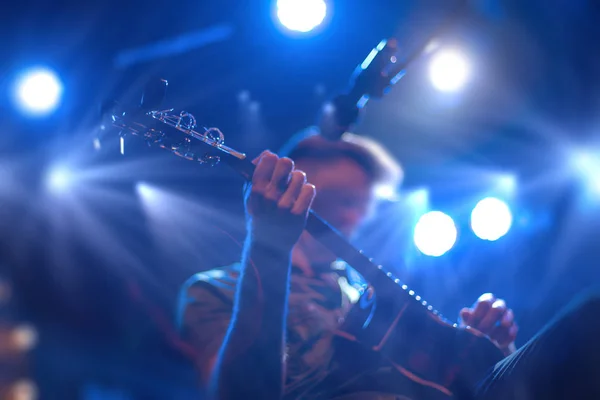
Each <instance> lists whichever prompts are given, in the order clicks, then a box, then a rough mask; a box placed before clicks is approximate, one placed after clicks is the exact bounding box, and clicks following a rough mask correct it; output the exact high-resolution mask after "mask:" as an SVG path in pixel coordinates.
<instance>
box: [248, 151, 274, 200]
mask: <svg viewBox="0 0 600 400" xmlns="http://www.w3.org/2000/svg"><path fill="white" fill-rule="evenodd" d="M276 164H277V156H276V155H275V154H273V153H271V152H265V154H263V155H262V156H261V157H260V159H259V160H258V164H257V165H256V168H255V169H254V174H252V190H253V191H256V192H263V191H264V190H265V188H266V187H267V185H268V184H269V182H270V181H271V176H272V175H273V172H274V171H275V165H276Z"/></svg>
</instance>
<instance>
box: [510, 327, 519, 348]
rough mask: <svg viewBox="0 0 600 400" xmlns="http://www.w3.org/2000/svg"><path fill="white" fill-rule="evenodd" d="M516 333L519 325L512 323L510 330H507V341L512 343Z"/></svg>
mask: <svg viewBox="0 0 600 400" xmlns="http://www.w3.org/2000/svg"><path fill="white" fill-rule="evenodd" d="M517 333H519V326H518V325H517V324H515V323H513V325H512V326H511V327H510V330H509V331H508V340H509V342H508V343H512V342H514V341H515V339H516V338H517Z"/></svg>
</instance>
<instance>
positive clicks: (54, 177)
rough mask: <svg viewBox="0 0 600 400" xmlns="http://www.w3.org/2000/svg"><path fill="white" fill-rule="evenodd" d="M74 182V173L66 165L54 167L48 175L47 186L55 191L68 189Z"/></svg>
mask: <svg viewBox="0 0 600 400" xmlns="http://www.w3.org/2000/svg"><path fill="white" fill-rule="evenodd" d="M72 183H73V174H72V173H71V171H70V170H69V169H68V168H66V167H54V168H52V169H51V170H50V171H49V172H48V175H47V176H46V187H47V188H48V189H49V190H50V191H51V192H54V193H61V192H64V191H65V190H67V189H68V188H69V187H70V186H71V184H72Z"/></svg>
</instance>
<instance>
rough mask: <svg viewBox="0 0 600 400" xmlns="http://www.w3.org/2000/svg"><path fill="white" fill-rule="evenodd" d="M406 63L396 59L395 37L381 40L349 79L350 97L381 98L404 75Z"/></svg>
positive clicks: (396, 44) (396, 43) (396, 45)
mask: <svg viewBox="0 0 600 400" xmlns="http://www.w3.org/2000/svg"><path fill="white" fill-rule="evenodd" d="M405 67H406V65H405V64H404V63H401V62H399V60H398V42H397V41H396V39H389V40H386V39H384V40H382V41H381V42H379V44H378V45H377V46H376V47H375V48H374V49H373V50H371V52H370V53H369V55H368V56H367V57H366V58H365V60H364V61H363V62H362V63H361V64H360V65H358V66H357V67H356V69H355V70H354V74H353V76H352V78H351V80H350V96H351V97H355V98H356V97H358V96H360V97H359V98H358V99H357V101H359V99H360V98H363V97H372V98H381V97H383V96H384V95H385V94H386V93H387V92H388V91H389V89H390V88H391V87H392V86H393V85H394V84H395V83H396V82H398V80H399V79H400V78H401V77H402V76H403V75H404V70H405Z"/></svg>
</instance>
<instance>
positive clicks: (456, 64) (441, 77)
mask: <svg viewBox="0 0 600 400" xmlns="http://www.w3.org/2000/svg"><path fill="white" fill-rule="evenodd" d="M470 69H471V68H470V67H469V63H468V61H467V59H466V57H465V56H464V55H462V54H461V53H459V52H457V51H455V50H445V51H440V52H439V53H437V54H435V55H433V57H432V60H431V64H430V65H429V78H430V79H431V83H432V84H433V86H434V87H435V88H436V89H438V90H440V91H443V92H451V91H455V90H458V89H460V88H461V87H463V86H464V85H465V83H466V82H467V79H468V77H469V73H470Z"/></svg>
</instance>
